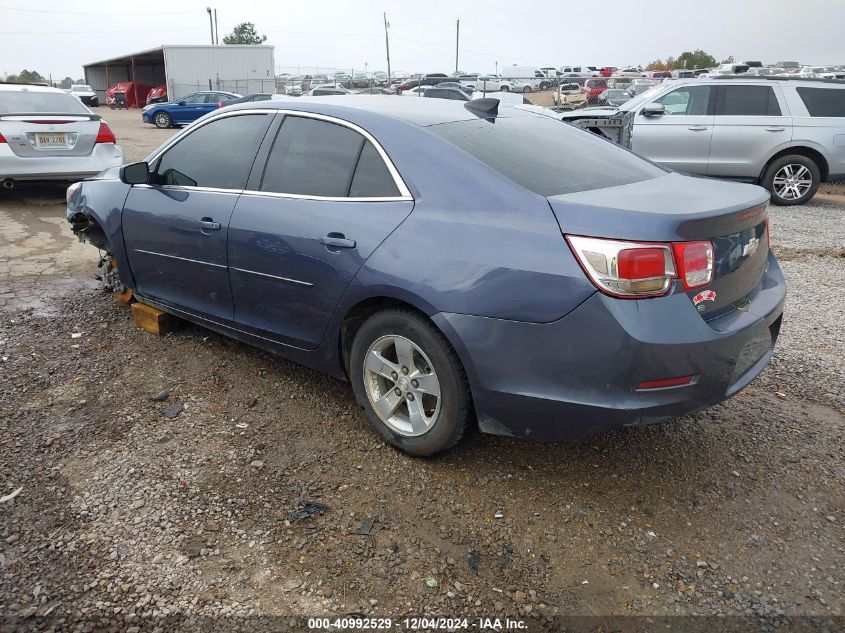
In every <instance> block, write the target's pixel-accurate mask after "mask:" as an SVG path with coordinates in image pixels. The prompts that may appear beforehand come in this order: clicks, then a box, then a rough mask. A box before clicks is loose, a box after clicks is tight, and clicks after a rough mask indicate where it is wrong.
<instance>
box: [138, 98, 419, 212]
mask: <svg viewBox="0 0 845 633" xmlns="http://www.w3.org/2000/svg"><path fill="white" fill-rule="evenodd" d="M276 113H278V114H283V115H285V116H301V117H304V118H307V119H317V120H319V121H325V122H327V123H334V124H336V125H342V126H343V127H346V128H349V129H350V130H353V131H354V132H357V133H358V134H360V135H361V136H363V137H364V138H365V139H366V140H368V141H369V142H370V143H372V144H373V147H375V148H376V151H377V152H378V154H379V156H381V159H382V160H383V161H384V164H385V166H386V167H387V171H388V172H389V173H390V175H391V177H392V178H393V184H395V185H396V188H397V189H398V190H399V195H398V196H380V197H371V198H363V197H361V198H354V197H341V196H315V195H308V194H298V193H279V192H275V191H256V190H254V189H218V188H215V187H182V186H176V185H155V186H156V187H160V188H164V187H168V188H178V189H182V190H187V191H212V192H234V193H247V194H250V195H258V196H267V197H274V198H291V199H295V200H324V201H330V202H408V201H413V199H414V198H413V196H412V195H411V191H410V189H408V186H407V185H406V184H405V181H404V180H403V179H402V176H401V175H400V174H399V170H397V169H396V165H394V164H393V161H392V160H390V156H388V155H387V152H386V151H385V150H384V148H383V147H382V146H381V143H379V142H378V141H377V140H376V139H375V137H374V136H373V135H372V134H370V133H369V132H368V131H367V130H365V129H364V128H362V127H361V126H359V125H356V124H355V123H352V122H350V121H346V120H344V119H339V118H337V117H334V116H330V115H327V114H317V113H315V112H304V111H300V110H285V109H278V110H277V109H275V108H273V109H271V108H255V109H249V110H235V111H233V112H223V113H222V114H216V115H214V116H211V117H209V118H208V119H206V120H204V121H203V122H202V123H200V124H199V125H189V126H188V127H187V128H185V131H184V132H183V133H182V134H178V135H177V136H175V137H173V138H172V139H171V140H170V142H169V143H167V144H166V145H164V146H162V147H161V148H159V150H158V151H157V152H156V153H155V154H153V155H152V156H150V158H149V159H148V160H147V163H148V164H152V163H154V162H155V161H157V160H158V159H159V158H161V155H162V154H164V153H165V152H166V151H168V150H169V149H170V148H171V147H173V146H174V145H175V144H176V143H178V142H179V141H181V140H182V139H184V138H186V137H187V136H188V135H190V134H192V133H193V132H195V131H196V130H198V129H200V128H201V127H203V126H205V125H208V124H209V123H211V122H213V121H217V120H219V119H223V118H226V117H230V116H243V115H249V114H276ZM280 129H281V128H280ZM277 134H278V131H277ZM133 186H135V187H152V186H153V185H133Z"/></svg>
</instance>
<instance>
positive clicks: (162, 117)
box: [153, 112, 173, 129]
mask: <svg viewBox="0 0 845 633" xmlns="http://www.w3.org/2000/svg"><path fill="white" fill-rule="evenodd" d="M153 123H155V126H156V127H157V128H161V129H165V128H168V127H172V126H173V118H172V117H171V116H170V115H169V114H167V112H159V113H158V114H156V115H155V118H154V119H153Z"/></svg>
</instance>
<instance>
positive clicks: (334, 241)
mask: <svg viewBox="0 0 845 633" xmlns="http://www.w3.org/2000/svg"><path fill="white" fill-rule="evenodd" d="M320 244H323V245H324V246H329V247H331V248H355V247H356V246H357V242H355V240H349V239H346V236H345V235H344V234H343V233H329V234H328V235H326V236H325V237H321V238H320Z"/></svg>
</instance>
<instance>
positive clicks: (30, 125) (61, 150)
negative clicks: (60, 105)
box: [0, 114, 100, 158]
mask: <svg viewBox="0 0 845 633" xmlns="http://www.w3.org/2000/svg"><path fill="white" fill-rule="evenodd" d="M99 130H100V117H99V116H97V115H93V114H91V115H85V114H73V115H70V114H4V115H2V116H0V134H2V135H3V138H5V139H6V143H8V145H9V148H10V149H11V150H12V152H14V154H15V155H16V156H20V157H21V158H39V157H47V156H88V155H89V154H91V151H92V150H93V148H94V144H95V143H96V141H97V134H98V133H99Z"/></svg>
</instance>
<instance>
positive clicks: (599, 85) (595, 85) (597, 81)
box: [581, 77, 607, 101]
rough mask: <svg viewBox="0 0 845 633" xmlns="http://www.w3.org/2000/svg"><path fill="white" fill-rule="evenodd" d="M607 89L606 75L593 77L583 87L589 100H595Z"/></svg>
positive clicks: (582, 90) (582, 89)
mask: <svg viewBox="0 0 845 633" xmlns="http://www.w3.org/2000/svg"><path fill="white" fill-rule="evenodd" d="M605 90H607V78H606V77H591V78H590V79H587V80H586V81H585V82H584V85H583V86H582V87H581V92H583V93H584V94H585V95H587V101H595V100H596V99H598V96H599V95H600V94H601V93H602V92H604V91H605Z"/></svg>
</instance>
